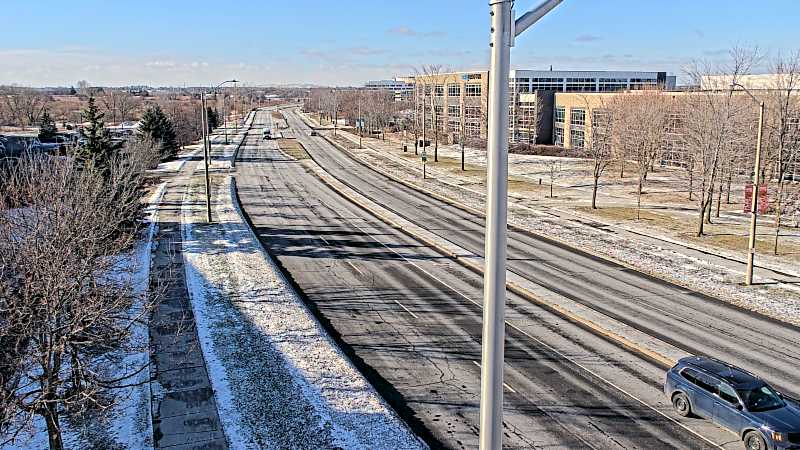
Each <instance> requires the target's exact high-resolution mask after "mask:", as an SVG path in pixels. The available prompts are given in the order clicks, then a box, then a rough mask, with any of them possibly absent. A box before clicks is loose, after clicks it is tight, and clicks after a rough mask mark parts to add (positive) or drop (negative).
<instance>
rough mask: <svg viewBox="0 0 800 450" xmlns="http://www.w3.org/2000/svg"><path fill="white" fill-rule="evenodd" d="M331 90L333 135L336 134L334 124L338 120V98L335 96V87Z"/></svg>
mask: <svg viewBox="0 0 800 450" xmlns="http://www.w3.org/2000/svg"><path fill="white" fill-rule="evenodd" d="M331 92H333V135H334V136H336V124H337V123H338V122H339V104H338V100H339V99H338V98H337V97H336V89H334V90H333V91H331Z"/></svg>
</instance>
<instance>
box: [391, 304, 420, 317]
mask: <svg viewBox="0 0 800 450" xmlns="http://www.w3.org/2000/svg"><path fill="white" fill-rule="evenodd" d="M393 301H394V302H395V303H397V304H398V305H400V307H401V308H403V309H405V310H406V312H407V313H409V314H411V316H413V317H414V318H415V319H419V317H417V315H416V314H414V313H413V312H411V310H410V309H408V308H406V307H405V306H403V304H402V303H400V302H398V301H397V300H394V299H393Z"/></svg>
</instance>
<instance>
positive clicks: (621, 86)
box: [600, 78, 628, 92]
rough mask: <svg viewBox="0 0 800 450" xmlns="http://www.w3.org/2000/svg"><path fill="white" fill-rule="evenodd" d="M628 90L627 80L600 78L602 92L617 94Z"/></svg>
mask: <svg viewBox="0 0 800 450" xmlns="http://www.w3.org/2000/svg"><path fill="white" fill-rule="evenodd" d="M627 89H628V80H627V78H600V92H617V91H624V90H627Z"/></svg>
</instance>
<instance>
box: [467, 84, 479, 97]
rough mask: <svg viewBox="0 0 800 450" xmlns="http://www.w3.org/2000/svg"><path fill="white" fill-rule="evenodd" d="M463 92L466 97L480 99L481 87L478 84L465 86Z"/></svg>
mask: <svg viewBox="0 0 800 450" xmlns="http://www.w3.org/2000/svg"><path fill="white" fill-rule="evenodd" d="M464 90H465V92H466V94H467V97H480V96H481V85H480V84H468V85H466V86H465V89H464Z"/></svg>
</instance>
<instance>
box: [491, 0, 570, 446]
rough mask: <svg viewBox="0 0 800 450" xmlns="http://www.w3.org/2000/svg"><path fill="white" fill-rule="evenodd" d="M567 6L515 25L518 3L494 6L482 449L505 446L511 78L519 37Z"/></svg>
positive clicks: (498, 0)
mask: <svg viewBox="0 0 800 450" xmlns="http://www.w3.org/2000/svg"><path fill="white" fill-rule="evenodd" d="M561 1H562V0H545V1H544V2H543V3H541V4H540V5H539V6H538V7H536V8H535V9H533V10H531V11H529V12H527V13H525V14H524V15H523V16H522V17H520V18H519V20H517V21H514V17H513V16H514V14H513V11H512V9H511V6H512V4H513V1H512V0H489V7H490V13H489V14H490V16H491V27H492V28H491V34H490V44H489V46H490V47H491V56H490V61H489V93H488V95H489V123H488V130H487V131H488V136H487V138H488V139H487V167H486V252H485V255H486V256H485V258H486V262H485V264H486V267H485V270H484V275H483V342H482V347H483V348H482V351H483V353H482V355H481V415H480V449H481V450H497V449H500V448H502V446H503V357H504V355H503V354H504V344H505V341H504V339H505V299H506V226H507V215H508V76H509V72H510V63H511V61H510V60H511V46H512V45H513V44H514V37H515V36H517V35H519V34H520V33H522V32H523V31H525V30H526V29H527V28H528V27H530V26H531V25H533V24H534V23H536V21H538V20H539V19H541V18H542V17H543V16H544V15H545V14H547V13H548V12H550V11H551V10H552V9H553V8H555V7H556V6H558V4H559V3H561Z"/></svg>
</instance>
